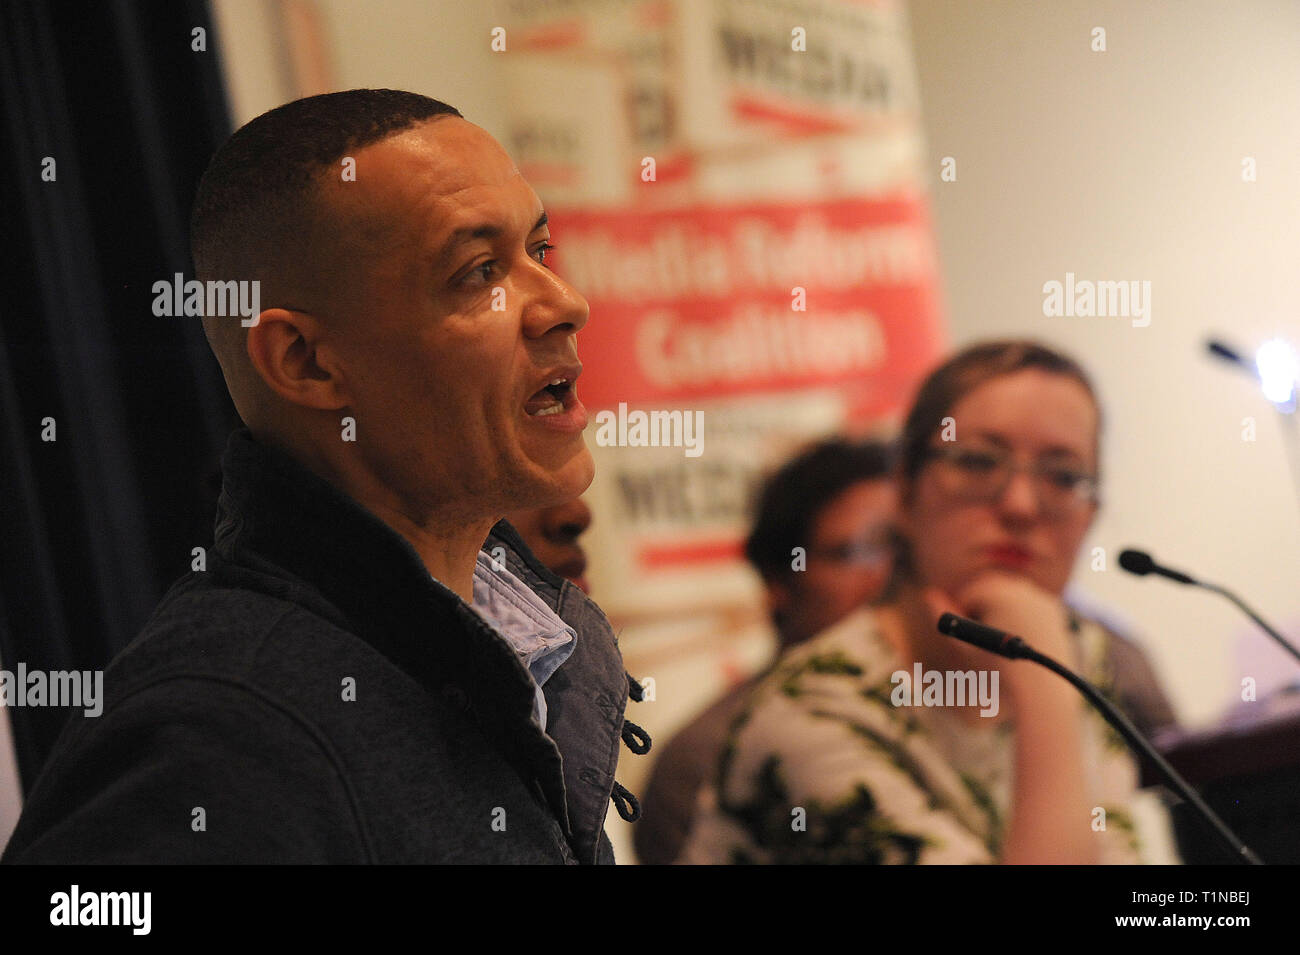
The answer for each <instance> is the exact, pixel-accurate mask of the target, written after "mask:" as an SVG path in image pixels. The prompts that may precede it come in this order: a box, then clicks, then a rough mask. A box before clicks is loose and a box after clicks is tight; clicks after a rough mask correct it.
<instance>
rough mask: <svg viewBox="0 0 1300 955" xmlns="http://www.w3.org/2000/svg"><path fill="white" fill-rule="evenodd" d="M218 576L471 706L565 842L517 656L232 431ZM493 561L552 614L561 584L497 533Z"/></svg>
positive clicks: (290, 470) (392, 549)
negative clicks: (346, 635) (523, 575)
mask: <svg viewBox="0 0 1300 955" xmlns="http://www.w3.org/2000/svg"><path fill="white" fill-rule="evenodd" d="M222 472H223V483H222V489H221V496H220V498H219V499H218V502H217V517H216V527H215V540H214V550H215V552H216V555H217V558H218V560H217V561H214V565H215V566H214V569H218V570H219V572H220V573H222V574H223V575H225V577H226V578H227V580H229V581H230V582H231V583H233V584H235V585H236V586H242V587H250V588H252V589H256V590H261V591H263V592H266V593H269V594H271V595H273V596H276V597H279V598H281V599H284V600H288V601H291V602H293V603H296V604H299V605H300V606H302V607H304V608H305V609H307V610H310V611H311V612H313V613H315V614H317V615H319V616H321V617H323V618H325V619H326V620H329V621H330V622H331V623H334V624H335V625H337V626H339V627H341V628H342V629H344V630H347V631H349V632H351V633H353V634H355V635H356V636H358V637H360V638H361V639H363V640H365V641H366V642H367V643H369V644H370V645H371V646H372V647H373V648H374V649H375V650H377V651H378V652H380V653H382V654H383V655H384V656H386V657H388V658H389V659H390V660H391V661H392V662H393V663H394V664H396V665H397V666H398V667H400V668H401V669H403V670H404V671H406V672H407V673H408V674H409V675H410V676H411V677H412V678H414V679H415V680H417V681H418V682H419V683H421V684H422V685H424V686H425V687H426V689H428V690H429V691H430V692H431V693H433V694H435V695H437V696H441V697H444V698H446V697H453V698H455V699H468V701H469V705H470V708H471V712H472V715H473V717H474V718H475V720H476V722H478V723H479V725H480V726H481V728H482V729H483V730H484V731H485V732H486V733H487V734H488V736H489V738H490V739H492V740H493V741H494V742H495V743H496V745H497V746H498V747H499V748H500V749H501V750H502V752H503V754H504V755H505V756H506V757H507V758H508V759H510V760H511V762H512V763H514V764H515V766H516V768H517V769H519V770H520V773H521V775H523V776H524V778H525V781H526V782H527V781H530V778H531V779H536V781H537V783H538V784H539V785H540V787H541V789H542V791H543V793H544V795H545V796H546V798H547V801H548V803H549V804H550V805H551V808H552V811H553V812H555V814H556V816H557V818H558V819H559V820H560V822H561V824H562V826H563V828H564V830H565V832H566V834H569V832H570V830H569V820H568V813H567V808H566V802H565V795H564V784H563V776H562V771H561V759H560V753H559V750H558V749H557V748H556V745H555V743H554V742H553V741H552V740H551V739H550V738H548V737H547V736H546V735H545V734H544V733H542V732H541V730H540V729H538V728H537V726H536V725H535V724H534V723H533V722H532V718H531V717H532V710H533V699H534V690H533V683H532V679H531V678H530V677H529V675H528V673H527V672H526V671H525V670H524V668H523V666H522V665H521V664H520V662H519V660H518V657H517V656H516V654H515V653H514V651H513V650H511V649H510V647H509V646H508V645H507V644H506V643H505V641H504V640H502V639H501V638H500V636H499V635H497V634H496V633H495V632H494V631H493V630H492V628H491V627H490V626H489V625H488V624H487V623H486V622H485V621H484V620H483V618H482V617H480V616H479V615H478V613H477V612H476V611H474V609H473V608H471V607H470V606H469V605H468V604H466V603H465V601H463V600H462V599H461V598H460V597H459V596H458V595H457V594H456V593H454V592H453V591H451V590H450V589H448V588H447V587H446V586H444V585H443V584H442V583H440V582H439V581H437V580H435V579H433V578H432V577H431V576H430V575H429V573H428V571H427V570H426V568H425V566H424V563H423V561H422V560H421V559H420V557H419V555H418V554H417V553H416V551H415V548H414V547H412V546H411V544H410V542H409V541H407V540H406V539H405V538H404V537H402V536H401V535H400V534H399V533H397V531H395V530H393V529H392V528H391V527H389V526H388V525H387V524H385V523H384V522H383V521H381V520H380V519H379V518H378V517H376V516H375V515H374V514H373V513H371V512H370V511H368V510H367V509H365V508H364V507H362V506H361V505H360V504H358V503H357V502H356V501H355V500H353V499H352V498H351V497H349V496H348V495H347V494H345V493H343V492H342V491H341V490H339V489H338V488H337V487H335V486H334V485H333V484H331V483H330V482H328V481H326V480H325V479H324V478H322V477H320V476H319V475H317V474H315V473H314V472H312V471H311V470H309V469H308V468H306V467H305V466H303V465H302V464H299V463H298V462H297V461H296V460H295V459H294V458H292V457H291V456H290V455H289V454H287V453H286V452H284V451H282V450H280V449H279V448H275V447H272V446H270V445H267V444H263V443H261V442H258V441H256V440H255V439H254V438H253V436H252V434H251V433H250V432H249V430H248V429H247V428H246V427H241V428H238V429H236V430H235V431H234V432H233V433H232V434H231V435H230V439H229V441H228V442H227V445H226V449H225V452H224V454H223V455H222ZM488 546H489V549H491V547H495V546H501V547H504V548H506V549H507V555H508V558H509V560H510V563H511V564H512V565H514V566H520V567H527V568H528V569H529V570H530V571H532V572H531V573H530V574H529V575H528V578H529V579H528V583H529V585H530V586H532V587H533V588H534V590H535V591H536V592H538V593H539V595H540V596H541V597H542V599H544V600H546V602H547V603H548V604H549V605H550V606H551V607H552V608H553V609H557V610H558V606H559V595H560V591H561V589H562V584H563V581H561V580H560V579H559V578H558V577H556V576H555V575H554V574H553V573H551V572H550V571H549V570H547V569H546V568H544V567H542V566H541V565H540V563H539V562H538V561H537V559H536V558H535V557H533V555H532V554H531V553H530V552H528V550H527V547H526V546H524V544H523V542H522V541H521V540H520V539H519V537H518V535H517V534H516V533H515V531H514V529H513V528H511V527H510V526H509V525H508V524H506V523H505V522H504V521H502V522H501V523H500V524H498V525H497V526H496V527H495V528H494V529H493V534H492V536H491V537H490V538H489V541H488Z"/></svg>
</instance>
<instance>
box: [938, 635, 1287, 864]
mask: <svg viewBox="0 0 1300 955" xmlns="http://www.w3.org/2000/svg"><path fill="white" fill-rule="evenodd" d="M938 629H939V632H940V633H942V634H944V635H945V636H949V637H954V638H956V639H957V640H962V641H964V642H966V643H969V644H972V645H974V646H977V647H980V648H981V649H984V650H989V651H992V652H993V653H997V654H1000V655H1002V656H1005V657H1008V658H1010V659H1012V660H1031V661H1032V662H1034V663H1037V664H1039V665H1040V666H1044V667H1047V669H1049V670H1051V671H1052V672H1053V673H1055V674H1057V675H1059V676H1061V677H1063V678H1065V680H1066V681H1067V682H1069V683H1070V684H1071V685H1072V686H1074V687H1075V689H1077V690H1078V691H1079V692H1080V693H1082V694H1083V695H1084V697H1085V698H1086V699H1087V700H1088V702H1089V703H1091V704H1092V705H1093V706H1094V707H1095V708H1096V709H1097V711H1098V712H1099V713H1101V715H1102V716H1103V717H1105V719H1106V722H1108V723H1110V725H1111V726H1113V727H1115V729H1116V731H1117V732H1118V733H1119V734H1120V735H1121V736H1122V737H1124V739H1125V740H1126V741H1127V742H1128V744H1129V746H1131V747H1132V748H1133V749H1135V750H1137V751H1138V752H1139V753H1140V754H1141V755H1143V756H1145V757H1146V758H1147V759H1149V760H1150V761H1151V762H1152V763H1153V764H1154V765H1155V766H1156V768H1157V769H1159V770H1160V772H1161V774H1163V775H1164V777H1165V779H1166V780H1167V781H1168V782H1169V785H1170V786H1171V787H1172V788H1173V790H1174V791H1175V792H1177V793H1178V795H1180V796H1182V797H1183V799H1185V800H1187V802H1189V803H1190V804H1191V805H1192V806H1193V807H1194V808H1195V809H1196V812H1197V815H1199V816H1200V817H1201V818H1202V819H1203V820H1204V821H1205V822H1206V824H1207V825H1209V827H1210V828H1211V829H1212V830H1213V831H1214V834H1215V835H1217V836H1218V837H1219V840H1220V841H1221V842H1222V843H1223V844H1224V845H1225V846H1226V847H1227V848H1228V850H1229V851H1230V852H1231V853H1232V854H1233V856H1234V858H1236V859H1237V860H1238V861H1240V862H1241V863H1243V864H1246V865H1263V864H1264V861H1263V860H1262V859H1261V858H1260V857H1259V856H1257V855H1256V854H1255V853H1254V852H1252V851H1251V849H1250V847H1249V846H1247V845H1246V844H1245V843H1244V842H1242V841H1241V839H1239V838H1238V837H1237V834H1236V833H1234V832H1233V831H1232V830H1231V829H1229V828H1228V826H1227V824H1226V823H1224V821H1223V820H1222V819H1220V818H1219V817H1218V815H1216V814H1215V812H1214V810H1213V809H1211V808H1210V807H1209V805H1207V804H1206V802H1205V800H1203V799H1202V798H1201V797H1200V796H1199V795H1197V793H1196V790H1194V789H1192V787H1191V786H1190V785H1188V783H1187V780H1185V779H1183V777H1182V776H1181V775H1179V773H1178V771H1177V770H1176V769H1174V767H1172V766H1170V765H1169V763H1168V762H1167V761H1166V760H1165V758H1164V757H1163V756H1161V755H1160V753H1158V752H1157V751H1156V748H1155V747H1154V746H1152V745H1151V743H1150V742H1149V741H1148V740H1147V738H1146V737H1145V736H1143V735H1142V734H1141V733H1140V732H1139V731H1138V729H1137V727H1136V726H1134V725H1133V724H1132V723H1130V722H1129V719H1128V717H1126V716H1125V715H1124V714H1123V713H1122V712H1120V710H1119V708H1118V707H1116V706H1115V705H1114V704H1113V703H1111V701H1110V700H1108V699H1106V697H1104V696H1102V694H1101V691H1100V690H1098V689H1097V688H1096V687H1095V686H1093V685H1092V684H1091V683H1089V682H1088V681H1087V680H1085V679H1084V678H1083V677H1081V676H1079V675H1078V674H1077V673H1075V672H1074V671H1073V670H1071V669H1070V668H1069V667H1066V666H1063V665H1061V664H1060V663H1057V662H1056V661H1055V660H1053V659H1052V658H1051V657H1049V656H1046V655H1044V654H1042V653H1039V652H1038V651H1037V650H1035V649H1034V648H1033V647H1031V646H1029V644H1027V643H1025V641H1024V640H1022V639H1020V638H1019V637H1016V636H1012V635H1011V634H1009V633H1006V632H1004V631H1002V630H998V629H997V628H996V627H990V626H988V625H987V624H983V623H977V622H975V621H974V620H967V619H966V618H965V617H959V616H957V615H956V614H955V613H945V614H944V615H943V616H941V617H940V618H939V624H938Z"/></svg>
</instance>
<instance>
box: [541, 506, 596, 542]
mask: <svg viewBox="0 0 1300 955" xmlns="http://www.w3.org/2000/svg"><path fill="white" fill-rule="evenodd" d="M590 526H591V508H590V507H588V506H587V502H586V501H584V500H582V498H574V499H573V500H572V501H568V502H566V503H564V504H562V505H560V506H559V507H554V508H551V509H550V510H549V511H548V512H547V514H546V527H545V528H544V530H545V533H546V536H547V537H549V538H551V539H552V540H559V541H573V540H577V539H578V538H579V537H580V536H581V535H582V533H583V531H585V530H586V529H587V528H588V527H590Z"/></svg>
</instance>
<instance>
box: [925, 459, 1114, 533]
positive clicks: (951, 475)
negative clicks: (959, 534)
mask: <svg viewBox="0 0 1300 955" xmlns="http://www.w3.org/2000/svg"><path fill="white" fill-rule="evenodd" d="M925 457H926V459H927V460H935V461H938V462H939V465H940V466H939V469H938V477H939V479H940V481H941V482H942V487H943V489H944V491H945V492H946V493H948V494H949V495H951V496H953V497H956V498H960V499H962V500H967V501H979V502H984V501H993V500H996V499H997V498H999V497H1001V496H1002V494H1003V492H1005V491H1006V489H1007V485H1008V484H1010V483H1011V478H1012V475H1014V474H1016V473H1018V472H1020V471H1024V472H1025V473H1027V474H1028V475H1029V476H1030V477H1031V478H1032V479H1033V484H1034V490H1035V491H1036V492H1037V493H1038V502H1039V506H1040V507H1041V508H1042V510H1043V513H1044V514H1045V515H1047V516H1049V517H1061V516H1066V515H1070V514H1074V513H1077V512H1078V511H1079V510H1081V509H1082V508H1085V507H1087V506H1089V505H1091V504H1096V503H1097V500H1098V492H1099V489H1100V485H1099V482H1098V480H1097V475H1096V474H1092V473H1090V472H1088V471H1086V470H1083V469H1082V468H1079V467H1077V466H1075V465H1072V464H1068V463H1063V462H1055V461H1048V460H1038V461H1032V462H1030V463H1028V464H1020V463H1017V462H1016V460H1015V457H1014V455H1013V454H1012V453H1011V452H1010V451H1007V450H1004V449H1000V448H998V449H995V448H970V447H959V446H955V445H954V446H950V447H938V448H935V447H932V448H927V449H926V451H925Z"/></svg>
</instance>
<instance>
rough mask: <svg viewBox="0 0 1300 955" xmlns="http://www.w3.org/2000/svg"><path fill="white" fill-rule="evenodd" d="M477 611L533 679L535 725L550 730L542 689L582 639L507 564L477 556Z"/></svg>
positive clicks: (482, 554) (475, 591) (475, 573)
mask: <svg viewBox="0 0 1300 955" xmlns="http://www.w3.org/2000/svg"><path fill="white" fill-rule="evenodd" d="M474 609H475V610H476V611H478V613H479V616H481V617H482V618H483V619H484V620H486V621H487V622H488V624H489V625H491V627H492V629H494V630H495V631H496V632H497V633H499V634H500V635H501V637H502V638H503V639H504V640H505V641H506V643H508V644H510V646H511V647H512V648H513V649H514V651H515V653H516V654H518V656H519V662H520V663H522V664H523V665H524V669H525V670H527V671H528V673H529V674H530V675H531V676H532V678H533V684H534V690H535V691H536V697H535V698H534V700H533V719H535V720H536V721H537V724H538V725H539V726H540V727H541V728H542V730H545V729H546V697H545V695H544V694H543V693H542V685H543V684H544V683H545V682H546V681H547V680H548V679H550V677H551V675H552V674H553V673H555V671H556V670H558V669H559V668H560V665H561V664H563V663H564V661H565V660H567V659H569V657H570V656H571V655H572V654H573V651H574V649H575V648H576V646H577V640H578V635H577V633H576V632H575V631H574V629H573V628H572V627H570V626H569V625H568V624H567V623H565V622H564V621H563V620H561V619H560V617H559V616H558V615H557V614H556V613H555V611H553V610H552V609H551V608H550V607H549V606H547V604H546V602H545V601H544V600H542V598H541V597H539V596H537V594H535V593H533V591H532V590H531V589H530V588H529V587H528V585H527V584H525V583H524V582H523V581H522V580H520V579H519V578H518V577H516V576H515V575H514V574H512V573H511V572H510V571H509V570H508V569H506V567H505V566H504V564H503V563H501V562H499V561H493V559H492V558H491V557H489V556H488V554H487V553H485V552H483V551H479V554H478V563H477V564H476V565H475V567H474Z"/></svg>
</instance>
